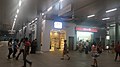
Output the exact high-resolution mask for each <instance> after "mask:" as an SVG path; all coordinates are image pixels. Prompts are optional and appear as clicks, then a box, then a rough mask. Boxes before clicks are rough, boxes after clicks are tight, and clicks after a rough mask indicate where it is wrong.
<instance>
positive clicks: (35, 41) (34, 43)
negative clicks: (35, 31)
mask: <svg viewBox="0 0 120 67" xmlns="http://www.w3.org/2000/svg"><path fill="white" fill-rule="evenodd" d="M36 48H37V40H36V39H35V40H33V41H32V43H31V52H30V53H31V54H35V53H36Z"/></svg>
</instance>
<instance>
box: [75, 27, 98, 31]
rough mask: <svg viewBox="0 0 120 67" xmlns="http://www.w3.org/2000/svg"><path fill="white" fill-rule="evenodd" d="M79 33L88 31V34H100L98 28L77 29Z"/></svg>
mask: <svg viewBox="0 0 120 67" xmlns="http://www.w3.org/2000/svg"><path fill="white" fill-rule="evenodd" d="M76 30H78V31H87V32H98V30H97V29H96V28H83V27H76Z"/></svg>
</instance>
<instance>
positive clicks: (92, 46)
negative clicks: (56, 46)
mask: <svg viewBox="0 0 120 67" xmlns="http://www.w3.org/2000/svg"><path fill="white" fill-rule="evenodd" d="M76 50H78V51H79V52H80V53H82V52H85V54H88V53H90V54H91V56H92V58H93V63H92V65H91V66H92V67H98V64H97V57H99V56H100V54H101V53H102V52H103V51H105V50H107V51H109V52H111V53H116V56H115V58H114V60H115V61H120V43H119V42H117V43H115V44H114V42H113V41H112V43H111V45H109V46H108V47H107V49H106V48H105V47H104V46H103V45H102V44H101V42H98V43H96V42H93V43H90V42H89V41H88V40H86V42H84V41H82V40H80V41H79V42H78V45H77V49H76Z"/></svg>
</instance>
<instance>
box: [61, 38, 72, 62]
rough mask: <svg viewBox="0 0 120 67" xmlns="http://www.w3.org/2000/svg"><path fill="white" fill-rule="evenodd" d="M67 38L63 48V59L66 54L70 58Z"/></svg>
mask: <svg viewBox="0 0 120 67" xmlns="http://www.w3.org/2000/svg"><path fill="white" fill-rule="evenodd" d="M66 42H67V40H64V49H63V55H62V58H61V60H64V56H65V55H66V56H67V57H68V60H70V56H69V55H68V53H69V52H68V49H67V43H66Z"/></svg>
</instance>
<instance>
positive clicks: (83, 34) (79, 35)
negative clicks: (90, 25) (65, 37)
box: [77, 31, 93, 41]
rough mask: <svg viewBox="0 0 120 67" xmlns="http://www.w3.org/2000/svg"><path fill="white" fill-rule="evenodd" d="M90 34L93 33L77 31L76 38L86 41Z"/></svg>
mask: <svg viewBox="0 0 120 67" xmlns="http://www.w3.org/2000/svg"><path fill="white" fill-rule="evenodd" d="M92 34H93V33H92V32H81V31H77V38H78V40H83V41H86V40H89V39H90V37H91V35H92Z"/></svg>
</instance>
